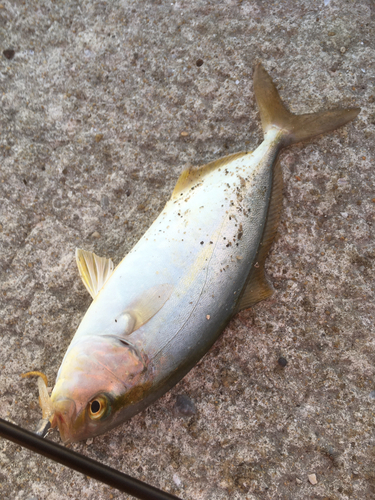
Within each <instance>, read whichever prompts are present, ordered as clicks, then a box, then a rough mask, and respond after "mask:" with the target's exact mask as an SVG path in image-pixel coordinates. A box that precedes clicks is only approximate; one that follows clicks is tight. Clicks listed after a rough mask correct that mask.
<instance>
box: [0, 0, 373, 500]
mask: <svg viewBox="0 0 375 500" xmlns="http://www.w3.org/2000/svg"><path fill="white" fill-rule="evenodd" d="M0 4H1V5H0V49H1V54H0V91H1V94H0V99H1V115H0V131H1V135H0V144H1V146H0V158H1V160H0V161H1V164H0V274H1V277H0V290H1V291H0V294H1V295H0V297H1V298H0V318H1V319H0V325H1V329H0V338H1V340H0V345H1V351H0V416H1V417H2V418H6V419H8V420H9V421H11V422H15V423H17V424H19V425H22V426H23V427H25V428H28V429H33V428H34V426H35V425H36V423H37V422H38V420H39V418H40V410H39V406H38V401H37V386H36V380H32V379H21V374H22V373H23V372H25V371H29V370H32V369H34V370H35V369H37V370H42V371H44V372H45V373H46V374H47V375H48V377H49V380H50V385H51V386H52V385H53V382H54V378H55V376H56V373H57V370H58V367H59V365H60V363H61V361H62V358H63V355H64V352H65V350H66V348H67V346H68V344H69V342H70V339H71V337H72V336H73V334H74V331H75V329H76V328H77V326H78V324H79V322H80V320H81V318H82V316H83V314H84V312H85V311H86V309H87V307H88V305H89V304H90V297H89V295H88V294H87V292H86V290H85V288H84V286H83V284H82V283H81V281H80V278H79V276H78V272H77V269H76V266H75V261H74V249H75V247H76V246H79V247H81V248H84V249H87V250H93V251H95V252H96V253H97V254H99V255H103V256H108V257H112V258H113V260H114V261H115V263H118V262H119V261H120V260H121V258H122V257H123V256H124V255H125V254H126V253H127V252H128V251H129V249H130V248H131V247H132V246H133V245H134V244H135V242H136V241H137V240H138V239H139V238H140V237H141V235H142V234H143V233H144V231H145V230H146V229H147V227H148V226H149V225H150V224H151V223H152V221H153V220H154V219H155V218H156V216H157V215H158V213H159V211H160V210H161V209H162V207H163V205H164V203H165V202H166V200H167V199H168V196H169V194H170V193H171V191H172V189H173V186H174V183H175V182H176V180H177V178H178V176H179V174H180V172H181V171H182V170H183V169H184V168H186V167H188V166H190V165H202V164H204V163H207V162H208V161H210V160H214V159H217V158H219V157H221V156H224V155H226V154H229V153H233V152H237V151H241V150H249V149H253V148H255V147H256V146H257V145H259V144H260V142H261V140H262V131H261V126H260V119H259V114H258V111H257V109H256V105H255V100H254V94H253V88H252V71H253V67H254V64H255V62H257V61H263V63H264V65H265V67H266V69H267V70H268V71H269V72H270V74H271V75H272V77H273V78H274V81H275V82H276V84H277V85H278V88H279V89H280V92H281V95H282V97H283V98H284V99H285V100H286V102H287V103H288V105H289V107H290V109H291V110H292V111H293V112H296V113H304V112H310V111H317V110H320V109H325V108H327V109H329V108H334V107H336V106H346V107H348V106H349V107H350V106H360V107H361V108H362V111H361V113H360V115H359V117H358V118H357V119H356V120H355V121H354V122H353V123H351V124H349V125H347V126H346V127H344V128H343V129H341V130H339V131H337V132H334V133H332V134H329V135H326V136H324V137H319V138H317V139H315V140H314V141H312V142H311V143H309V144H307V145H296V146H294V147H292V148H290V149H288V150H284V151H283V153H282V155H281V160H282V168H283V175H284V181H285V189H284V190H285V198H284V211H283V214H282V220H281V224H280V228H279V234H278V237H277V239H276V242H275V244H274V245H273V248H272V250H271V253H270V257H269V260H268V264H267V272H268V276H269V278H270V281H271V282H272V283H273V284H274V286H275V294H274V295H273V296H272V298H271V299H269V300H267V301H265V302H263V303H261V304H259V305H257V306H256V307H254V308H253V309H251V310H247V311H244V312H242V313H240V314H238V315H237V316H236V317H234V318H233V320H232V321H231V322H230V324H229V326H228V328H227V329H226V331H225V332H224V334H223V335H222V337H221V338H220V339H219V341H218V342H217V343H216V344H215V346H214V347H213V349H211V351H210V352H209V353H208V354H207V355H206V356H205V358H204V359H203V360H202V361H201V362H200V363H199V364H198V365H197V366H196V367H195V368H194V369H193V370H192V371H191V372H190V373H189V375H188V376H186V377H185V379H184V380H183V381H182V382H181V383H179V384H178V385H177V386H176V387H175V388H174V389H173V390H172V391H171V392H170V393H169V394H168V395H166V396H165V397H163V398H162V399H160V400H159V401H158V402H157V403H156V404H154V405H153V406H152V407H150V408H149V409H147V410H146V411H144V412H143V413H142V414H140V415H138V416H136V417H135V418H133V419H132V420H131V421H130V422H128V423H125V424H124V425H122V426H121V427H119V428H117V429H115V430H114V431H112V432H110V433H108V434H106V435H103V436H101V437H97V438H95V439H93V440H89V441H88V442H83V443H79V444H76V445H73V446H72V448H73V449H74V450H77V451H79V452H80V453H83V454H85V455H87V456H90V457H93V458H95V459H97V460H100V461H101V462H103V463H105V464H108V465H110V466H112V467H115V468H116V469H119V470H122V471H124V472H126V473H129V474H131V475H134V476H136V477H138V478H141V479H143V480H147V481H148V482H150V483H151V484H153V485H155V486H157V487H160V488H163V489H165V490H168V491H171V492H174V493H175V494H176V495H178V496H180V497H182V498H183V499H184V500H188V499H190V500H211V499H215V500H216V499H218V500H219V499H227V498H230V499H248V500H250V499H251V500H253V499H254V500H258V499H259V500H263V499H285V500H286V499H288V500H289V499H291V500H302V499H304V500H306V499H326V500H328V499H330V500H338V499H340V500H341V499H361V500H363V499H372V498H375V435H374V414H375V382H374V375H375V366H374V363H375V340H374V316H375V312H374V296H375V282H374V269H375V245H374V226H375V184H374V173H375V141H374V139H375V63H374V60H375V59H374V57H375V36H374V33H375V4H374V2H373V0H357V1H352V0H319V1H316V0H301V1H291V0H281V1H278V2H272V1H268V0H242V1H241V0H220V1H204V0H189V1H188V0H180V1H175V0H168V1H166V0H155V1H151V0H142V1H141V0H137V1H135V0H133V1H132V0H126V1H125V0H123V1H120V0H114V1H107V2H105V1H95V0H81V1H74V0H66V1H62V0H61V1H55V2H52V1H49V0H39V1H35V0H27V1H20V0H12V1H10V0H0ZM3 51H5V52H3ZM12 51H14V53H13V52H12ZM280 358H284V359H285V360H286V361H287V364H286V366H284V367H283V366H282V365H283V364H284V365H285V362H283V361H282V360H280ZM278 360H279V362H278ZM178 396H187V397H183V398H181V397H180V398H178V399H177V397H178ZM189 409H190V410H189ZM48 439H52V440H54V441H56V442H59V436H58V433H57V432H56V431H54V432H53V433H51V434H50V436H49V438H48ZM312 474H315V475H316V480H317V484H315V485H314V484H312V483H311V482H310V481H309V478H308V476H309V475H310V476H311V475H312ZM312 482H314V481H312ZM0 498H2V499H3V498H4V499H12V500H31V499H38V500H42V499H50V500H54V499H56V500H57V499H59V500H61V499H78V498H79V499H85V498H88V499H93V498H95V499H96V500H107V499H116V498H128V497H127V496H126V495H124V494H120V493H119V492H117V491H116V490H114V489H110V488H108V487H106V486H103V485H101V484H99V483H97V482H95V481H94V480H91V479H88V478H86V477H84V476H81V475H80V474H77V473H75V472H72V471H70V470H68V469H66V468H64V467H62V466H60V465H57V464H54V463H52V462H51V461H48V460H46V459H44V458H41V457H39V456H37V455H34V454H32V453H31V452H28V451H26V450H23V449H20V448H19V447H18V446H15V445H13V444H11V443H9V442H7V441H4V440H1V441H0Z"/></svg>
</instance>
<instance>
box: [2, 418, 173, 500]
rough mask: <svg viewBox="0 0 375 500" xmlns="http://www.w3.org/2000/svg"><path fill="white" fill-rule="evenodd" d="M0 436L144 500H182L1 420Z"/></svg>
mask: <svg viewBox="0 0 375 500" xmlns="http://www.w3.org/2000/svg"><path fill="white" fill-rule="evenodd" d="M0 436H1V437H3V438H5V439H8V440H9V441H13V443H16V444H19V445H20V446H23V447H24V448H28V449H29V450H31V451H34V452H35V453H38V454H39V455H43V456H45V457H47V458H49V459H51V460H54V461H55V462H58V463H59V464H62V465H65V466H66V467H69V468H70V469H73V470H75V471H77V472H80V473H81V474H85V475H86V476H90V477H92V478H93V479H96V480H97V481H101V482H102V483H105V484H107V485H108V486H111V487H112V488H116V489H118V490H120V491H123V492H124V493H128V494H129V495H133V496H134V497H136V498H140V499H141V500H181V499H180V498H178V497H176V496H175V495H172V494H171V493H167V492H165V491H162V490H159V489H158V488H154V487H153V486H150V485H149V484H147V483H144V482H143V481H140V480H139V479H135V478H133V477H131V476H128V475H127V474H124V473H122V472H119V471H117V470H116V469H112V468H111V467H108V466H107V465H103V464H101V463H99V462H97V461H96V460H92V459H91V458H88V457H85V456H84V455H80V454H79V453H76V452H75V451H72V450H69V449H68V448H65V447H64V446H61V445H59V444H56V443H53V442H52V441H48V440H46V439H43V438H41V437H39V436H37V435H36V434H33V433H32V432H29V431H27V430H25V429H22V427H18V426H17V425H14V424H11V423H10V422H7V421H6V420H3V419H1V418H0Z"/></svg>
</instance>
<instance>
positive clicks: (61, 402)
mask: <svg viewBox="0 0 375 500" xmlns="http://www.w3.org/2000/svg"><path fill="white" fill-rule="evenodd" d="M53 409H54V415H53V426H55V425H56V424H57V426H58V428H59V431H60V436H61V439H62V440H63V441H64V443H69V442H70V441H71V439H72V430H73V429H72V424H73V422H74V421H75V416H76V413H77V410H76V404H75V402H74V401H73V399H69V398H62V399H58V400H57V401H55V402H54V403H53Z"/></svg>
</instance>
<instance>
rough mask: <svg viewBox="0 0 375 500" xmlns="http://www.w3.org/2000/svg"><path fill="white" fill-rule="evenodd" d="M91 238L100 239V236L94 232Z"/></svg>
mask: <svg viewBox="0 0 375 500" xmlns="http://www.w3.org/2000/svg"><path fill="white" fill-rule="evenodd" d="M91 236H92V237H93V238H100V234H99V233H98V231H94V232H93V233H92V235H91Z"/></svg>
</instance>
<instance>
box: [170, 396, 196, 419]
mask: <svg viewBox="0 0 375 500" xmlns="http://www.w3.org/2000/svg"><path fill="white" fill-rule="evenodd" d="M175 411H176V414H177V415H180V416H182V417H191V416H192V415H195V414H196V413H197V410H196V407H195V404H194V401H192V400H191V399H190V398H189V396H187V395H186V394H179V395H178V396H177V397H176V403H175Z"/></svg>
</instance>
